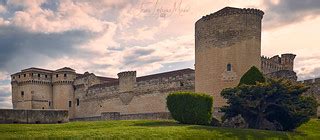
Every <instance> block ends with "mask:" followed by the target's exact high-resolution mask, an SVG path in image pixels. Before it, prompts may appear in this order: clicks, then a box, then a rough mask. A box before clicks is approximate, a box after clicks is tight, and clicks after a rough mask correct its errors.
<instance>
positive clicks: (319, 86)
mask: <svg viewBox="0 0 320 140" xmlns="http://www.w3.org/2000/svg"><path fill="white" fill-rule="evenodd" d="M300 82H301V83H304V84H305V85H307V86H309V87H310V89H309V90H308V91H307V92H306V93H305V95H307V96H311V97H314V98H316V100H317V101H318V103H319V104H320V78H315V79H308V80H304V81H300ZM317 115H318V116H319V117H320V106H319V107H318V113H317Z"/></svg>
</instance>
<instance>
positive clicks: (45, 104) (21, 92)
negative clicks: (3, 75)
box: [11, 68, 52, 109]
mask: <svg viewBox="0 0 320 140" xmlns="http://www.w3.org/2000/svg"><path fill="white" fill-rule="evenodd" d="M11 79H12V80H11V81H12V82H11V85H12V104H13V108H14V109H51V108H52V104H51V103H52V84H51V71H50V70H44V69H38V68H29V69H24V70H22V71H21V72H18V73H15V74H13V75H11Z"/></svg>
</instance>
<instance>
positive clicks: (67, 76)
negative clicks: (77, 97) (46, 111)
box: [52, 67, 76, 117]
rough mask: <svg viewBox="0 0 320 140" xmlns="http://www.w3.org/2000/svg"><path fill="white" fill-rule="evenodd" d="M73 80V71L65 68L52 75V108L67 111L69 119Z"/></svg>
mask: <svg viewBox="0 0 320 140" xmlns="http://www.w3.org/2000/svg"><path fill="white" fill-rule="evenodd" d="M75 78H76V73H75V70H73V69H71V68H67V67H65V68H62V69H58V70H56V71H54V72H53V73H52V85H53V108H54V109H66V110H69V115H70V117H72V114H73V113H72V111H73V109H72V108H73V106H74V105H73V104H74V103H73V102H74V101H73V93H74V87H73V82H74V80H75Z"/></svg>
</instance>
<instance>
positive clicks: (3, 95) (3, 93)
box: [0, 91, 11, 101]
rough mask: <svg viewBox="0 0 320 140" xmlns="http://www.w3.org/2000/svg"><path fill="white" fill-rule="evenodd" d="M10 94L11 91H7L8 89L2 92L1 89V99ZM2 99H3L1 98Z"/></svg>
mask: <svg viewBox="0 0 320 140" xmlns="http://www.w3.org/2000/svg"><path fill="white" fill-rule="evenodd" d="M10 95H11V93H9V92H7V91H6V92H1V91H0V99H1V98H3V97H9V96H10ZM0 101H1V100H0Z"/></svg>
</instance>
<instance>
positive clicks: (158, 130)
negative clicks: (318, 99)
mask: <svg viewBox="0 0 320 140" xmlns="http://www.w3.org/2000/svg"><path fill="white" fill-rule="evenodd" d="M296 131H297V132H295V133H294V132H274V131H262V130H252V129H231V128H215V127H208V126H198V125H182V124H177V123H176V122H173V121H150V120H136V121H98V122H71V123H66V124H0V139H3V138H18V139H19V138H25V137H32V138H40V139H44V138H62V137H63V138H84V137H103V138H124V139H126V138H132V139H135V138H138V139H139V138H164V139H168V138H169V139H176V138H183V139H185V138H190V139H194V138H197V139H210V138H226V137H228V138H236V139H274V138H280V139H291V138H295V139H296V138H297V139H306V138H312V139H316V138H317V137H319V139H320V121H319V120H311V121H310V122H308V123H307V124H305V125H303V126H301V127H299V128H298V129H297V130H296Z"/></svg>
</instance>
